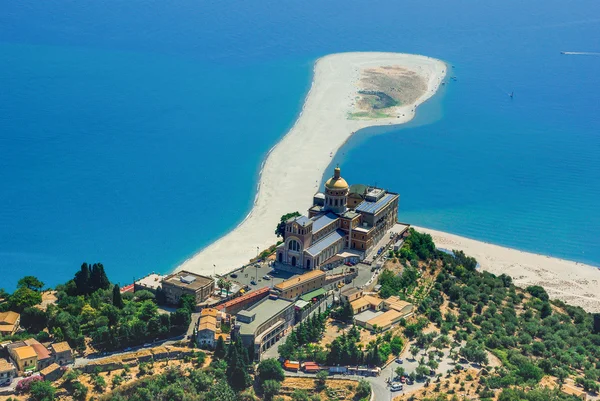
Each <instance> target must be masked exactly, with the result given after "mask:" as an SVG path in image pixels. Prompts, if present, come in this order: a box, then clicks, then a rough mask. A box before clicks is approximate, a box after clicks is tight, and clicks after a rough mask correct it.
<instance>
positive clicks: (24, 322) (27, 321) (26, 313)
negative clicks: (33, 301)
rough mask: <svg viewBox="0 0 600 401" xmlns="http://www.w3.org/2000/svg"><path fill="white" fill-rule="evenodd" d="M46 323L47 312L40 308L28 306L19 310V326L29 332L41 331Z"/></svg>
mask: <svg viewBox="0 0 600 401" xmlns="http://www.w3.org/2000/svg"><path fill="white" fill-rule="evenodd" d="M47 325H48V313H47V312H46V311H43V310H41V309H38V308H35V307H32V306H29V307H27V308H25V309H24V310H23V312H21V326H23V327H25V328H26V329H27V330H29V332H30V333H37V332H40V331H42V330H43V329H44V328H46V326H47Z"/></svg>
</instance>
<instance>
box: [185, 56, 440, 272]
mask: <svg viewBox="0 0 600 401" xmlns="http://www.w3.org/2000/svg"><path fill="white" fill-rule="evenodd" d="M389 65H395V66H402V67H404V68H407V69H409V70H411V71H414V72H415V73H417V74H419V75H420V76H421V77H423V78H424V79H425V80H426V82H427V85H428V89H427V91H426V92H425V93H424V94H423V95H422V96H420V97H419V98H418V99H417V101H416V102H415V103H413V104H408V105H405V106H403V107H402V110H399V112H400V113H401V114H400V118H382V119H377V120H351V119H348V113H349V112H351V111H352V110H353V109H352V102H353V101H354V99H355V96H356V92H357V90H358V86H357V84H358V80H359V76H360V73H359V71H360V70H361V69H363V68H369V67H379V66H389ZM446 68H447V67H446V65H445V64H444V63H443V62H442V61H440V60H436V59H433V58H429V57H425V56H418V55H410V54H399V53H371V52H369V53H339V54H332V55H328V56H325V57H322V58H320V59H318V60H317V62H316V63H315V67H314V75H313V82H312V86H311V89H310V91H309V93H308V95H307V97H306V100H305V103H304V106H303V109H302V112H301V114H300V116H299V117H298V120H297V121H296V123H295V125H294V126H293V127H292V129H291V130H290V131H289V132H288V133H287V134H286V135H285V137H284V138H283V139H282V140H281V141H280V142H279V143H278V144H277V145H276V146H275V147H274V148H273V149H272V150H271V152H270V153H269V154H268V156H267V158H266V160H265V161H264V166H263V169H262V173H261V176H260V182H259V189H258V193H257V195H256V198H255V203H254V207H253V209H252V210H251V212H250V213H249V214H248V216H246V218H245V219H244V220H243V221H242V222H241V223H240V224H239V225H238V226H237V227H236V228H235V229H234V230H233V231H231V232H229V233H228V234H227V235H225V236H224V237H222V238H220V239H218V240H217V241H215V242H214V243H212V244H211V245H209V246H208V247H206V248H205V249H203V250H201V251H200V252H198V253H197V254H196V255H194V256H193V257H192V258H190V259H188V260H187V261H185V262H184V263H183V264H181V265H180V266H179V267H178V268H177V270H182V269H185V270H188V271H192V272H195V273H198V274H205V275H212V274H213V271H215V272H216V274H225V273H227V272H229V271H231V270H233V269H235V268H238V267H241V266H242V265H244V264H246V263H248V261H249V259H251V258H252V257H254V256H256V250H257V247H258V248H259V249H260V250H263V249H266V248H267V247H269V246H270V245H272V244H274V243H275V242H276V240H277V238H276V237H275V234H274V230H275V226H276V225H277V223H278V221H279V219H280V217H281V216H282V215H283V214H285V213H288V212H292V211H299V212H300V213H305V212H306V209H307V208H308V207H309V206H310V205H311V202H312V196H313V195H314V193H315V192H317V190H318V187H319V184H320V180H321V177H322V176H323V172H324V170H325V169H326V168H327V166H328V165H329V163H330V162H331V156H330V155H331V154H335V153H336V152H337V150H338V149H339V148H340V147H341V146H342V145H343V144H344V142H346V140H347V139H348V138H349V137H350V136H351V135H352V134H353V133H354V132H356V131H357V130H359V129H362V128H366V127H369V126H375V125H389V124H402V123H405V122H407V121H409V120H411V119H412V118H413V117H414V114H415V109H416V106H418V105H419V104H421V103H423V102H425V101H426V100H427V99H429V98H430V97H431V96H432V95H433V94H435V92H436V91H437V89H438V87H439V85H440V83H441V82H442V80H443V78H444V76H445V73H446ZM402 114H403V116H402ZM215 265H216V268H214V267H213V266H215Z"/></svg>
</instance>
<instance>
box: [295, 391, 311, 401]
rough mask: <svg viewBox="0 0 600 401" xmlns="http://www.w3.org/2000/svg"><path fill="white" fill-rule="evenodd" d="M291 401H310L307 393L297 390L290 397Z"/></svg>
mask: <svg viewBox="0 0 600 401" xmlns="http://www.w3.org/2000/svg"><path fill="white" fill-rule="evenodd" d="M291 397H292V401H310V397H309V394H308V391H306V390H302V389H299V388H297V389H296V390H294V392H293V393H292V395H291Z"/></svg>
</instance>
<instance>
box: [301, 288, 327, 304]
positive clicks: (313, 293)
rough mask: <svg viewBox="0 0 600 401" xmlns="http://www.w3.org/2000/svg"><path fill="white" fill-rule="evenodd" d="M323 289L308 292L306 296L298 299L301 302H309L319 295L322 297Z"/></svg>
mask: <svg viewBox="0 0 600 401" xmlns="http://www.w3.org/2000/svg"><path fill="white" fill-rule="evenodd" d="M325 292H326V291H325V288H317V289H316V290H314V291H311V292H309V293H308V294H304V295H302V296H301V297H300V299H301V300H303V301H306V302H308V301H310V300H311V299H313V298H315V297H318V296H319V295H323V294H325Z"/></svg>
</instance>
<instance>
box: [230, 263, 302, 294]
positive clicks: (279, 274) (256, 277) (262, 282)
mask: <svg viewBox="0 0 600 401" xmlns="http://www.w3.org/2000/svg"><path fill="white" fill-rule="evenodd" d="M258 266H259V267H256V264H254V265H252V266H247V267H245V268H244V269H243V270H236V271H235V272H233V273H230V274H228V275H227V276H226V278H227V279H229V280H234V281H237V282H238V283H240V284H242V286H245V285H247V286H248V287H249V288H250V289H251V290H256V289H259V288H263V287H273V286H274V285H276V284H279V283H281V282H282V281H284V280H287V279H288V278H290V277H292V276H293V274H291V273H287V272H283V271H279V270H273V268H272V267H271V266H269V264H268V263H258ZM234 275H235V277H234ZM267 275H268V276H269V277H271V280H266V279H265V278H264V277H265V276H267ZM252 281H254V282H255V284H253V283H252Z"/></svg>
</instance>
